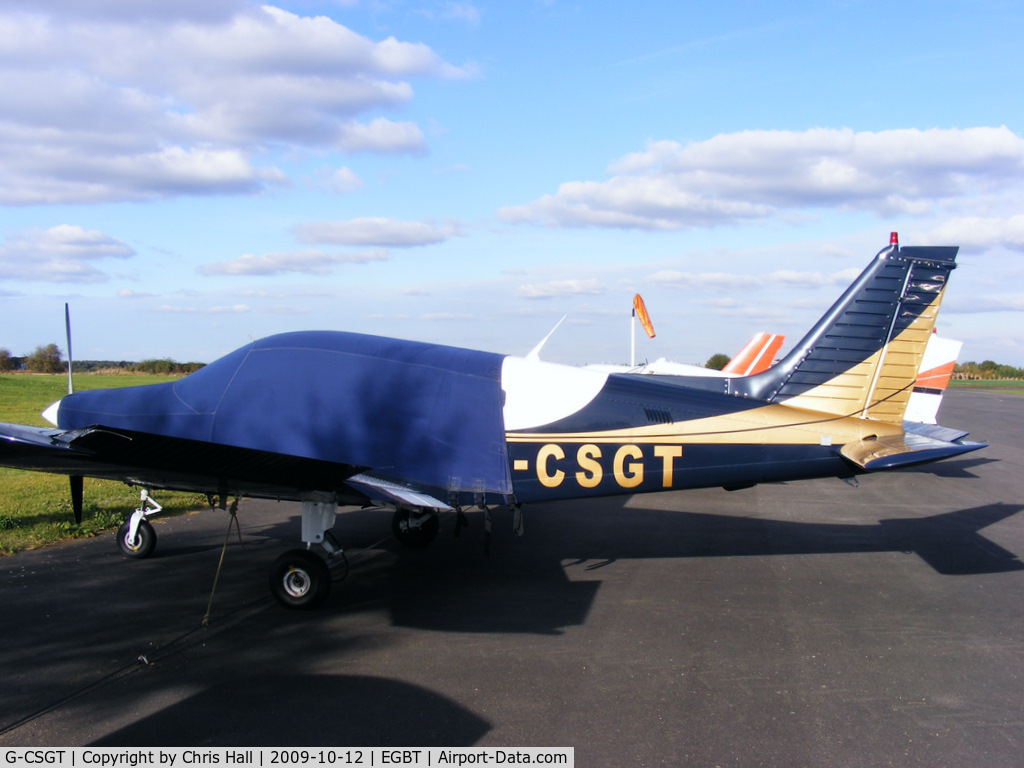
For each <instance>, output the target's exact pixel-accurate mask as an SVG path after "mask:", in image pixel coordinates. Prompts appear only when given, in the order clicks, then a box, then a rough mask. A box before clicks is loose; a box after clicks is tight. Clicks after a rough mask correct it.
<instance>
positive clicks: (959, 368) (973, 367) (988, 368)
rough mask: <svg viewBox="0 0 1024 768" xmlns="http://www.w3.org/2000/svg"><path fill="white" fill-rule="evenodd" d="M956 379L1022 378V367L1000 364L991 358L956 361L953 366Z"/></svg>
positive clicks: (1023, 372) (1023, 374)
mask: <svg viewBox="0 0 1024 768" xmlns="http://www.w3.org/2000/svg"><path fill="white" fill-rule="evenodd" d="M953 378H956V379H1024V368H1014V367H1013V366H1012V365H1001V364H1000V363H997V362H995V361H993V360H984V361H982V362H980V363H975V362H973V361H972V362H969V363H957V365H956V366H955V367H954V368H953Z"/></svg>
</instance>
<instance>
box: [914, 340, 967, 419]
mask: <svg viewBox="0 0 1024 768" xmlns="http://www.w3.org/2000/svg"><path fill="white" fill-rule="evenodd" d="M963 345H964V343H963V342H962V341H955V340H954V339H944V338H942V337H941V336H939V335H937V334H935V333H933V334H932V335H931V337H930V338H929V339H928V346H926V347H925V349H924V360H923V361H922V362H921V370H920V371H919V372H918V374H917V380H916V381H915V382H914V391H913V392H911V393H910V399H909V400H908V401H907V410H906V412H905V413H904V414H903V420H904V421H916V422H919V423H921V424H935V423H937V422H936V416H937V415H938V412H939V405H940V404H941V403H942V396H943V395H944V394H946V387H948V386H949V379H950V377H951V376H952V375H953V367H954V366H955V365H956V359H957V357H958V356H959V355H960V348H961V347H963Z"/></svg>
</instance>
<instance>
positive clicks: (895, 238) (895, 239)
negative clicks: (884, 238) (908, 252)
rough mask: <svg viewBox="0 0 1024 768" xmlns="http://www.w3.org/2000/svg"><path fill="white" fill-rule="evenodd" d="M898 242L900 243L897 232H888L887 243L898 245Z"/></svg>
mask: <svg viewBox="0 0 1024 768" xmlns="http://www.w3.org/2000/svg"><path fill="white" fill-rule="evenodd" d="M899 244H900V236H899V233H898V232H891V233H890V234H889V245H899Z"/></svg>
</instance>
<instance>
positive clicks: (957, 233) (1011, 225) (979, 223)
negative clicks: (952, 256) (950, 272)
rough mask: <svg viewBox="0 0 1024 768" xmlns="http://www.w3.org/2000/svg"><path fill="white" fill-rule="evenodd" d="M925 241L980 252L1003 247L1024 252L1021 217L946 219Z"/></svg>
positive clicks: (1023, 216)
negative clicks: (951, 244) (950, 244)
mask: <svg viewBox="0 0 1024 768" xmlns="http://www.w3.org/2000/svg"><path fill="white" fill-rule="evenodd" d="M924 239H925V240H927V242H928V244H932V245H946V244H949V243H953V244H955V245H959V246H961V247H962V248H974V249H979V250H984V249H989V248H997V247H1003V248H1009V249H1011V250H1014V251H1024V214H1020V213H1018V214H1016V215H1014V216H1010V217H1008V218H994V217H982V216H963V217H956V218H952V219H947V220H946V221H944V222H942V223H941V224H939V225H938V226H937V227H935V228H934V229H933V230H932V231H931V232H929V233H928V234H927V235H926V236H925V238H924Z"/></svg>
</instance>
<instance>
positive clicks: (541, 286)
mask: <svg viewBox="0 0 1024 768" xmlns="http://www.w3.org/2000/svg"><path fill="white" fill-rule="evenodd" d="M604 292H605V289H604V286H603V285H601V282H600V281H599V280H596V279H593V278H591V279H589V280H551V281H549V282H546V283H531V284H529V285H521V286H519V287H518V288H516V291H515V295H516V297H517V298H521V299H550V298H556V297H562V296H578V295H581V294H583V295H591V296H596V295H599V294H602V293H604Z"/></svg>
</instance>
